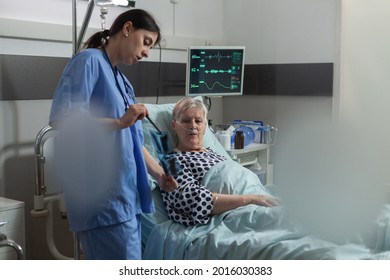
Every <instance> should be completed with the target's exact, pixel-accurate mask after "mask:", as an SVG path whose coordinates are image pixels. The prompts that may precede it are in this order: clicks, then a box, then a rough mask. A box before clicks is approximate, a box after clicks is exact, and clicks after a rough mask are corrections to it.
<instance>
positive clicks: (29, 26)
mask: <svg viewBox="0 0 390 280" xmlns="http://www.w3.org/2000/svg"><path fill="white" fill-rule="evenodd" d="M221 2H222V0H217V1H215V0H213V1H208V0H200V1H199V0H197V1H183V2H181V1H179V4H177V5H178V6H177V7H176V12H175V14H176V18H175V20H176V25H175V26H174V25H173V14H174V11H173V6H172V4H171V2H170V1H169V0H159V1H151V0H150V1H148V0H142V1H137V3H136V6H137V7H138V8H144V9H146V10H148V11H150V12H151V13H153V14H154V15H155V16H156V18H157V20H158V21H159V23H160V26H161V27H162V32H163V34H164V35H165V36H164V37H165V38H167V40H168V41H167V42H165V43H166V44H167V45H168V47H169V48H165V49H164V50H163V51H162V61H163V62H179V63H184V62H185V56H186V52H185V50H184V49H182V42H183V41H191V40H192V39H193V38H196V39H194V40H195V41H194V42H202V43H204V42H205V41H215V40H221V39H222V11H221V9H220V7H221V6H222V4H221ZM77 3H78V24H79V25H81V22H82V19H83V16H84V11H85V8H86V2H84V1H77ZM179 5H180V6H179ZM195 9H199V10H203V11H204V12H203V17H202V21H201V22H198V17H195V16H192V15H193V11H194V10H195ZM122 11H123V9H120V8H111V9H110V10H109V14H108V18H107V24H109V23H110V22H112V20H113V18H115V16H116V15H117V14H119V13H120V12H122ZM0 19H10V20H21V21H23V23H24V24H23V25H22V27H21V29H20V30H15V26H12V25H11V26H7V27H6V28H4V27H5V25H2V26H0V33H1V34H5V33H7V34H8V31H9V30H15V32H16V33H17V34H18V35H17V36H12V35H11V36H0V55H1V54H6V55H16V56H39V57H41V56H43V57H55V58H56V57H59V58H68V57H70V56H71V54H72V45H71V43H70V40H71V28H70V26H71V19H72V18H71V1H70V0H69V1H63V0H36V1H24V2H23V7H21V5H20V3H19V2H16V1H1V3H0ZM41 23H43V25H40V24H41ZM35 24H39V25H38V26H39V27H40V28H35V27H36V25H35ZM89 26H90V27H92V28H100V18H99V14H98V11H97V9H95V11H94V14H93V16H92V18H91V22H90V25H89ZM6 29H7V30H6ZM64 30H65V31H64ZM63 33H65V35H63ZM68 33H69V34H68ZM34 36H37V37H42V36H46V37H49V38H50V36H53V37H54V38H57V37H58V36H65V37H66V36H67V37H66V38H65V39H63V38H61V41H52V40H44V39H34ZM199 38H201V39H199ZM66 40H68V42H66ZM176 48H177V49H176ZM148 60H149V61H158V60H159V52H158V50H156V49H154V50H152V53H151V56H150V58H149V59H148ZM0 71H1V72H0V73H1V76H0V81H1V79H4V77H5V74H6V73H7V69H4V68H3V69H0ZM25 90H26V91H28V92H30V93H31V94H32V95H35V94H36V93H37V92H39V88H26V89H25ZM179 98H180V97H179V96H164V97H160V98H159V103H168V102H175V101H176V100H178V99H179ZM138 101H139V102H149V103H154V102H155V101H156V98H154V97H144V98H139V99H138ZM221 104H222V102H221V101H217V102H215V103H213V112H212V113H211V116H212V118H213V119H218V118H220V119H221V114H220V113H219V112H221V109H220V107H221ZM50 106H51V100H49V99H36V100H1V98H0V196H5V197H8V198H13V199H17V200H21V201H24V202H25V203H26V205H25V206H26V211H25V215H26V217H25V218H26V248H25V249H26V253H27V258H28V259H51V258H53V257H52V255H51V254H50V253H49V250H48V246H47V245H46V233H45V219H44V218H42V219H39V218H32V217H31V216H30V210H32V209H33V195H34V188H35V170H34V161H35V157H34V141H35V137H36V135H37V133H38V131H39V130H40V129H41V128H42V127H44V126H45V125H47V123H48V117H49V111H50ZM213 115H214V116H213ZM48 187H50V186H48ZM57 212H58V210H57V211H56V213H55V214H57ZM54 225H55V228H54V229H55V241H56V244H57V246H58V249H59V250H60V252H61V253H63V254H66V255H70V254H71V252H72V248H73V247H72V236H71V235H70V234H69V232H68V231H67V223H66V220H61V219H60V218H59V215H55V220H54Z"/></svg>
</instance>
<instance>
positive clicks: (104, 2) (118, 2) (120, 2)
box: [94, 0, 135, 7]
mask: <svg viewBox="0 0 390 280" xmlns="http://www.w3.org/2000/svg"><path fill="white" fill-rule="evenodd" d="M94 2H95V5H96V6H98V7H109V6H122V7H134V6H135V1H129V0H94Z"/></svg>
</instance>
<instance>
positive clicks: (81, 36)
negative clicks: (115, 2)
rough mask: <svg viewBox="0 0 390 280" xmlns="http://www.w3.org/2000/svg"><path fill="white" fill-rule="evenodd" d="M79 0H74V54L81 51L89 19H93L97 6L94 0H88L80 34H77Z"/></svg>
mask: <svg viewBox="0 0 390 280" xmlns="http://www.w3.org/2000/svg"><path fill="white" fill-rule="evenodd" d="M76 2H77V0H72V27H73V32H72V42H73V55H75V54H76V53H78V52H79V50H80V48H81V44H82V43H83V39H84V36H85V32H86V30H87V28H88V25H89V21H90V19H91V15H92V12H93V8H94V7H95V4H94V1H93V0H88V7H87V11H86V12H85V16H84V20H83V24H82V25H81V29H80V32H79V34H78V35H77V3H76Z"/></svg>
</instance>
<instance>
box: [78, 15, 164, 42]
mask: <svg viewBox="0 0 390 280" xmlns="http://www.w3.org/2000/svg"><path fill="white" fill-rule="evenodd" d="M128 21H131V22H132V24H133V26H134V28H135V29H145V30H147V31H150V32H154V33H157V40H156V43H155V45H157V44H158V43H159V42H160V39H161V33H160V27H159V26H158V25H157V23H156V20H155V19H154V18H153V16H152V15H151V14H149V13H148V12H146V11H145V10H141V9H131V10H128V11H126V12H124V13H122V14H120V15H119V16H118V17H117V18H116V19H115V21H114V23H113V24H112V25H111V28H110V29H106V30H103V31H100V32H96V33H95V34H93V35H92V36H91V37H90V38H89V39H88V40H87V41H86V42H85V43H84V45H83V48H84V49H89V48H99V47H104V46H105V45H107V43H108V40H109V38H110V36H113V35H115V34H116V33H118V32H120V31H122V28H123V26H124V25H125V23H126V22H128Z"/></svg>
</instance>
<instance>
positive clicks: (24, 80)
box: [0, 55, 333, 100]
mask: <svg viewBox="0 0 390 280" xmlns="http://www.w3.org/2000/svg"><path fill="white" fill-rule="evenodd" d="M68 61H69V59H68V58H58V57H42V56H21V55H0V100H34V99H51V98H52V97H53V94H54V91H55V88H56V86H57V82H58V80H59V78H60V76H61V73H62V71H63V69H64V67H65V65H66V63H67V62H68ZM119 68H120V69H121V71H122V72H123V73H124V74H125V75H126V76H127V77H128V79H129V80H130V81H131V83H132V84H133V87H134V90H135V94H136V96H138V97H141V96H156V95H157V94H158V95H159V96H184V94H185V71H186V64H185V63H167V62H163V63H161V64H160V63H158V62H141V63H138V64H137V65H132V66H125V65H122V66H120V67H119ZM159 77H160V78H159ZM332 87H333V63H308V64H248V65H245V78H244V95H290V96H294V95H297V96H299V95H306V96H332V90H333V88H332Z"/></svg>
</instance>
